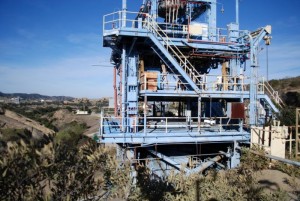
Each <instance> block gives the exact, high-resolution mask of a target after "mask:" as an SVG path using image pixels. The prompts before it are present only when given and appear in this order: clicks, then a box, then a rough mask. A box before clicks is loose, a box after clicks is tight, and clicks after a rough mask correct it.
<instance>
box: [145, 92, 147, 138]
mask: <svg viewBox="0 0 300 201" xmlns="http://www.w3.org/2000/svg"><path fill="white" fill-rule="evenodd" d="M146 134H147V96H146V95H144V135H146Z"/></svg>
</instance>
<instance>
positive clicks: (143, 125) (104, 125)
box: [100, 116, 243, 135]
mask: <svg viewBox="0 0 300 201" xmlns="http://www.w3.org/2000/svg"><path fill="white" fill-rule="evenodd" d="M100 121H101V122H100V135H103V134H111V133H124V132H126V133H140V134H143V133H144V134H148V133H154V132H159V133H166V134H169V133H178V132H180V131H181V132H186V131H188V132H205V131H210V132H212V131H214V132H230V131H240V129H241V127H242V126H243V125H241V121H236V120H235V123H231V121H232V120H231V119H229V118H228V117H211V118H210V117H206V118H204V117H201V118H199V117H188V116H187V117H146V118H145V117H137V116H136V117H127V118H125V119H124V118H122V117H111V116H101V117H100ZM122 122H125V123H124V124H123V123H122Z"/></svg>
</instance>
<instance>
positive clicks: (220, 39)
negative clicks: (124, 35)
mask: <svg viewBox="0 0 300 201" xmlns="http://www.w3.org/2000/svg"><path fill="white" fill-rule="evenodd" d="M125 15H126V18H125V17H124V16H125ZM123 17H124V18H123ZM146 17H147V18H149V14H148V13H140V12H130V11H126V12H124V11H116V12H113V13H110V14H107V15H104V16H103V33H104V34H106V33H110V32H111V31H113V30H118V29H120V28H122V27H126V28H135V29H145V28H147V27H145V26H143V25H144V22H145V21H147V19H146ZM139 23H141V25H142V26H139ZM155 23H156V24H157V26H158V27H159V28H160V29H161V30H163V31H164V33H165V34H166V35H167V36H168V37H169V38H186V39H188V40H189V41H190V42H193V41H195V42H197V41H203V42H217V43H230V38H229V32H230V31H231V30H228V29H227V28H216V27H208V26H205V27H202V28H201V29H202V30H203V29H207V30H206V31H205V32H206V33H203V34H198V35H197V34H196V35H193V34H192V33H191V29H192V27H193V24H189V25H183V24H176V23H164V22H155ZM204 25H205V24H204ZM234 31H235V32H237V36H238V37H240V36H242V35H245V33H246V32H247V31H246V30H234ZM212 33H215V34H212Z"/></svg>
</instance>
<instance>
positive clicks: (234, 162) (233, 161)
mask: <svg viewBox="0 0 300 201" xmlns="http://www.w3.org/2000/svg"><path fill="white" fill-rule="evenodd" d="M238 147H239V144H238V142H237V141H234V143H233V150H232V151H233V154H232V157H231V161H230V168H236V167H238V165H239V164H240V159H241V154H240V152H239V150H238Z"/></svg>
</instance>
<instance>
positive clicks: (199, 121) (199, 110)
mask: <svg viewBox="0 0 300 201" xmlns="http://www.w3.org/2000/svg"><path fill="white" fill-rule="evenodd" d="M200 131H201V97H200V96H199V97H198V132H200Z"/></svg>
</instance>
